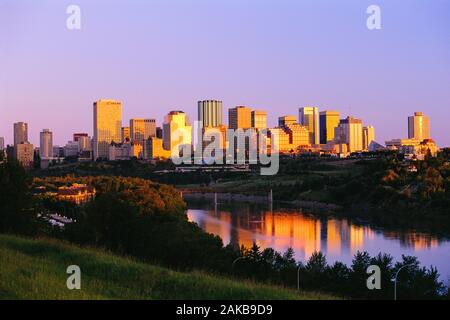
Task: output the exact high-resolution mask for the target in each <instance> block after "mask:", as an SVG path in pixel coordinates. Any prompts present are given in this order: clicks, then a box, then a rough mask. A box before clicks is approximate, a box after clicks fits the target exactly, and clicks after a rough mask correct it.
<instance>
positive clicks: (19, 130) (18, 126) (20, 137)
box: [14, 122, 28, 145]
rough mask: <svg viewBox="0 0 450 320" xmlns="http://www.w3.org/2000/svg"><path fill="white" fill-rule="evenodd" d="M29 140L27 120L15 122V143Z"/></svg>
mask: <svg viewBox="0 0 450 320" xmlns="http://www.w3.org/2000/svg"><path fill="white" fill-rule="evenodd" d="M25 142H28V124H27V123H25V122H17V123H14V145H17V144H19V143H25Z"/></svg>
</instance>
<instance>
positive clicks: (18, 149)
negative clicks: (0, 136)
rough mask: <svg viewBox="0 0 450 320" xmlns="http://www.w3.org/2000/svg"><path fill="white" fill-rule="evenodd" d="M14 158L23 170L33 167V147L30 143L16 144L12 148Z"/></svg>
mask: <svg viewBox="0 0 450 320" xmlns="http://www.w3.org/2000/svg"><path fill="white" fill-rule="evenodd" d="M14 158H15V159H16V160H17V161H18V162H19V163H20V164H21V165H22V166H23V167H24V168H25V169H32V168H33V167H34V146H33V145H32V144H31V143H28V142H26V143H18V144H16V145H15V146H14Z"/></svg>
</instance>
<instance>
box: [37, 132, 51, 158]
mask: <svg viewBox="0 0 450 320" xmlns="http://www.w3.org/2000/svg"><path fill="white" fill-rule="evenodd" d="M39 156H40V157H41V159H43V160H45V159H49V158H53V133H52V132H51V131H50V130H49V129H44V130H42V132H41V133H40V145H39Z"/></svg>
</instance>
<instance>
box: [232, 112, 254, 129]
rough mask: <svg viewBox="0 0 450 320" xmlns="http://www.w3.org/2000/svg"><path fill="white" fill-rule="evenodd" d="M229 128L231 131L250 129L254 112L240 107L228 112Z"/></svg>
mask: <svg viewBox="0 0 450 320" xmlns="http://www.w3.org/2000/svg"><path fill="white" fill-rule="evenodd" d="M228 127H229V128H230V129H233V130H236V129H249V128H251V127H252V110H251V109H250V108H247V107H243V106H238V107H236V108H231V109H229V110H228Z"/></svg>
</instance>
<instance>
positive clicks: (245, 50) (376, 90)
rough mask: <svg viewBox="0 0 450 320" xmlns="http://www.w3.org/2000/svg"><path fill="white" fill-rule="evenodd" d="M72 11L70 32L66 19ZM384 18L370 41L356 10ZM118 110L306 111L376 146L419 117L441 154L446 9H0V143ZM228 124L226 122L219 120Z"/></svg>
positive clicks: (243, 4)
mask: <svg viewBox="0 0 450 320" xmlns="http://www.w3.org/2000/svg"><path fill="white" fill-rule="evenodd" d="M70 4H77V5H79V6H80V8H81V30H68V29H67V28H66V19H67V17H68V15H67V14H66V8H67V6H68V5H70ZM371 4H377V5H379V6H380V7H381V24H382V29H381V30H373V31H370V30H368V29H367V27H366V19H367V17H368V15H367V13H366V9H367V7H368V6H369V5H371ZM99 98H112V99H118V100H120V101H122V102H123V110H124V124H126V123H127V122H128V119H129V118H131V117H149V118H156V119H157V121H158V123H159V124H161V122H162V120H163V117H164V115H165V114H166V113H167V112H168V111H169V110H177V109H181V110H184V111H185V112H187V113H188V114H189V116H190V118H191V119H192V120H194V119H196V117H197V111H196V105H197V100H199V99H211V98H212V99H220V100H223V102H224V108H225V110H224V115H226V114H227V112H226V110H227V109H228V108H230V107H234V106H236V105H248V106H250V107H253V108H258V109H265V110H267V112H268V114H269V115H268V120H269V125H270V126H274V125H275V124H276V119H277V117H278V116H280V115H284V114H293V115H296V116H297V115H298V108H299V107H301V106H307V105H316V106H318V107H320V109H321V110H325V109H336V110H338V111H340V112H341V114H342V116H343V117H344V116H347V115H349V114H351V115H354V116H356V117H359V118H362V119H363V121H364V123H365V124H371V125H374V126H375V130H376V140H377V141H378V142H381V143H384V141H385V140H387V139H392V138H401V137H406V136H407V116H408V115H411V114H412V113H413V112H414V111H423V112H425V113H426V114H427V115H429V116H430V118H431V134H432V137H433V138H434V139H435V140H436V141H437V142H438V144H439V145H440V146H443V145H444V146H450V1H448V0H427V1H424V0H408V1H406V0H402V1H400V0H386V1H383V0H370V1H366V0H339V1H336V0H328V1H325V0H309V1H306V0H304V1H302V0H127V1H119V0H70V1H65V0H0V136H4V137H5V138H6V142H7V143H11V142H12V128H13V122H17V121H25V122H28V124H29V136H30V141H31V142H32V143H35V144H38V141H39V131H40V130H42V129H43V128H49V129H51V130H52V131H53V134H54V143H55V144H60V145H62V144H64V143H66V141H68V140H69V139H71V135H72V133H74V132H79V131H81V132H88V133H89V134H92V103H93V101H95V100H97V99H99ZM226 118H227V116H225V119H224V120H227V119H226Z"/></svg>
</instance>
